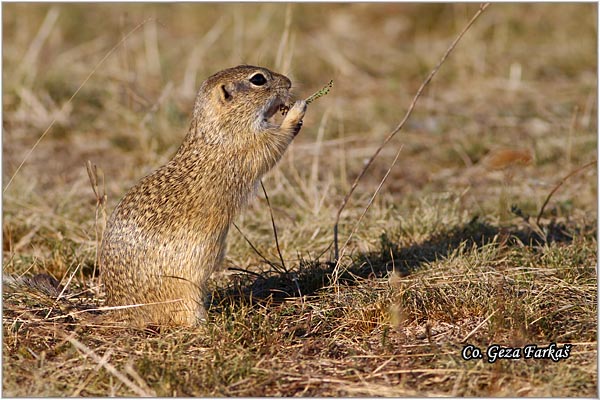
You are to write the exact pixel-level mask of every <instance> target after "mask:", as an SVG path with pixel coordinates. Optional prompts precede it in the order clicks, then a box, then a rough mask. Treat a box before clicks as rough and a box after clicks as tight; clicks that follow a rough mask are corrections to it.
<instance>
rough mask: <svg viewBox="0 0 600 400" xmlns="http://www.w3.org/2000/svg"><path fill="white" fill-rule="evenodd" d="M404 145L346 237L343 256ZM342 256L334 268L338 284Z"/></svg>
mask: <svg viewBox="0 0 600 400" xmlns="http://www.w3.org/2000/svg"><path fill="white" fill-rule="evenodd" d="M403 147H404V146H400V148H399V149H398V152H397V153H396V157H394V161H392V165H390V167H389V168H388V170H387V171H386V172H385V175H384V176H383V179H381V182H379V186H377V189H376V190H375V193H373V196H371V199H370V200H369V202H368V203H367V206H366V207H365V209H364V211H363V213H362V214H361V215H360V218H358V221H357V222H356V224H355V225H354V229H352V232H350V235H349V236H348V239H346V243H344V247H342V255H341V257H343V256H344V253H345V251H346V247H347V246H348V243H349V242H350V239H352V236H354V234H355V233H356V231H357V230H358V227H359V226H360V222H361V221H362V219H363V218H364V216H365V214H366V213H367V211H368V210H369V208H370V207H371V204H373V201H374V200H375V197H377V195H378V194H379V191H380V190H381V187H382V186H383V184H384V183H385V181H386V179H387V177H388V176H389V175H390V172H391V171H392V168H393V167H394V165H396V161H398V157H400V152H401V151H402V148H403ZM341 257H340V258H339V259H338V260H337V261H336V264H335V268H334V269H333V276H334V281H333V282H334V284H337V280H338V277H339V268H340V263H341Z"/></svg>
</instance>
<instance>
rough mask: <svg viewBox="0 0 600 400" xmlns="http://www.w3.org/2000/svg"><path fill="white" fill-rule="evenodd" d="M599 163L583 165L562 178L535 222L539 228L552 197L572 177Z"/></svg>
mask: <svg viewBox="0 0 600 400" xmlns="http://www.w3.org/2000/svg"><path fill="white" fill-rule="evenodd" d="M597 162H598V160H594V161H590V162H589V163H587V164H585V165H582V166H581V167H579V168H577V169H575V170H573V171H571V172H569V173H568V174H567V176H565V177H564V178H562V179H561V180H560V182H558V184H557V185H556V186H555V187H554V189H552V191H551V192H550V193H549V194H548V197H546V200H544V204H542V208H541V209H540V212H539V214H538V216H537V218H536V220H535V223H536V224H537V225H538V226H539V225H540V219H541V218H542V215H543V214H544V209H545V208H546V206H547V205H548V202H549V201H550V198H552V196H553V195H554V193H555V192H556V191H557V190H558V189H559V188H560V187H561V186H562V184H563V183H565V182H566V180H567V179H569V178H570V177H572V176H573V175H575V174H577V173H579V172H581V171H583V170H584V169H586V168H587V167H590V166H592V165H594V164H596V163H597Z"/></svg>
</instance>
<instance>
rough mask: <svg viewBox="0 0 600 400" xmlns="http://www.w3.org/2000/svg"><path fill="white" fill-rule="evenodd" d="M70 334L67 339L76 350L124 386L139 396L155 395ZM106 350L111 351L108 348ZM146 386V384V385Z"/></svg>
mask: <svg viewBox="0 0 600 400" xmlns="http://www.w3.org/2000/svg"><path fill="white" fill-rule="evenodd" d="M73 336H74V335H71V336H69V337H67V340H68V341H69V342H70V343H71V344H72V345H73V346H74V347H75V348H77V349H78V350H80V351H82V352H83V353H84V354H85V355H86V356H87V357H90V358H91V359H92V360H93V361H94V362H96V363H97V364H98V366H100V367H104V369H106V370H107V371H108V372H109V373H110V374H111V375H112V376H114V377H115V378H117V379H118V380H120V381H121V382H122V383H123V384H125V386H127V387H128V388H129V389H130V390H131V391H132V392H134V393H135V394H136V395H138V396H141V397H153V396H156V393H155V392H154V391H153V390H151V389H146V390H144V389H143V388H141V387H140V386H139V385H137V384H136V383H135V382H133V381H132V380H131V379H129V378H128V377H127V376H126V375H125V374H122V373H121V372H119V371H118V370H117V369H116V368H115V367H114V366H113V365H112V364H110V363H109V362H108V357H100V356H98V355H97V354H96V353H95V352H94V351H93V350H92V349H90V348H89V347H87V346H86V345H84V344H83V343H81V342H80V341H79V340H77V339H75V338H74V337H73ZM107 351H111V350H110V349H109V350H107ZM146 386H147V385H146Z"/></svg>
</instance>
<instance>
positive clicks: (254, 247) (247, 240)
mask: <svg viewBox="0 0 600 400" xmlns="http://www.w3.org/2000/svg"><path fill="white" fill-rule="evenodd" d="M233 226H234V227H235V229H237V231H238V232H239V233H240V235H242V237H243V238H244V240H245V241H246V243H248V244H249V245H250V247H251V248H252V250H254V252H255V253H256V254H257V255H258V256H259V257H260V258H262V259H263V261H264V262H266V263H267V264H269V265H270V266H271V268H273V269H274V270H276V271H277V272H279V273H283V272H284V271H282V270H281V268H280V267H279V266H278V265H276V264H275V263H273V262H271V261H269V260H268V259H267V257H265V256H264V255H263V254H262V253H261V252H260V251H258V249H257V248H256V246H254V244H252V242H251V241H250V239H248V237H247V236H246V235H244V233H243V232H242V230H241V229H240V228H239V227H238V226H237V225H236V223H235V222H234V223H233ZM230 269H231V268H230Z"/></svg>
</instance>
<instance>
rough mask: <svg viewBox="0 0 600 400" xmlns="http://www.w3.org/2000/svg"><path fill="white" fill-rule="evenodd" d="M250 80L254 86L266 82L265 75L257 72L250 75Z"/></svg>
mask: <svg viewBox="0 0 600 400" xmlns="http://www.w3.org/2000/svg"><path fill="white" fill-rule="evenodd" d="M250 82H251V83H252V84H253V85H256V86H262V85H264V84H265V83H267V78H265V76H264V75H263V74H261V73H258V74H254V75H252V77H251V78H250Z"/></svg>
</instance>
